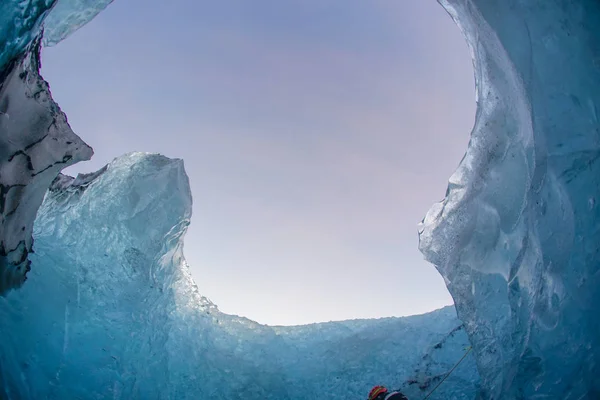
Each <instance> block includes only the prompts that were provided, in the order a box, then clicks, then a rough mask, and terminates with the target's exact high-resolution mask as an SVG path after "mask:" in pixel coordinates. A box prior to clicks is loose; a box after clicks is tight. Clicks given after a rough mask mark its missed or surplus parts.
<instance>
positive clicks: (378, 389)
mask: <svg viewBox="0 0 600 400" xmlns="http://www.w3.org/2000/svg"><path fill="white" fill-rule="evenodd" d="M387 392H388V390H387V389H386V388H385V387H384V386H374V387H373V389H371V391H370V392H369V399H368V400H375V399H376V398H377V396H379V395H380V394H382V393H387Z"/></svg>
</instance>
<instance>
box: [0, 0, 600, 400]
mask: <svg viewBox="0 0 600 400" xmlns="http://www.w3.org/2000/svg"><path fill="white" fill-rule="evenodd" d="M109 3H110V1H99V2H96V1H87V0H58V1H51V0H25V1H12V0H7V1H3V2H0V40H2V44H3V45H2V46H0V215H1V216H2V218H1V219H0V244H1V246H0V292H2V293H3V294H4V296H3V297H1V298H0V303H1V305H0V313H2V315H1V317H0V326H1V328H0V329H1V332H2V340H1V341H0V397H2V398H7V399H43V398H50V399H53V398H54V399H71V398H73V399H77V398H81V399H94V398H113V399H135V398H139V399H187V398H190V399H316V398H319V396H318V395H317V393H322V392H321V391H322V390H323V388H326V389H327V390H329V391H331V393H334V394H335V395H338V396H341V397H345V398H364V397H365V395H366V393H367V392H368V389H369V388H370V386H372V385H374V384H384V385H387V386H389V387H390V388H397V387H399V386H403V388H404V390H405V391H406V393H407V394H408V395H409V397H410V398H411V400H415V399H417V400H419V399H421V398H422V397H424V395H425V394H426V393H428V391H429V390H430V389H432V388H433V387H435V385H436V384H437V383H439V381H440V380H441V379H442V377H443V376H444V373H445V372H446V371H448V370H449V369H450V368H451V367H452V366H453V365H454V363H455V362H456V361H457V360H458V359H459V358H460V357H461V356H462V355H463V354H464V352H465V347H467V346H468V344H469V343H471V344H472V345H473V352H471V353H470V355H469V356H468V357H467V359H466V360H465V361H464V363H463V364H462V365H460V367H459V368H458V369H457V370H456V371H455V372H454V373H453V374H452V375H451V376H450V377H449V378H448V379H447V380H446V381H445V382H444V383H443V384H442V385H441V386H440V387H439V389H438V390H437V391H436V392H435V393H434V395H433V396H432V397H431V398H430V399H465V400H466V399H476V398H478V399H494V400H498V399H503V400H504V399H508V400H511V399H561V400H565V399H566V400H571V399H597V398H600V378H599V375H600V374H599V372H600V371H599V367H598V365H599V363H598V359H599V354H598V353H599V351H600V350H598V345H599V343H598V342H599V340H600V322H599V321H600V320H598V319H597V316H596V315H595V314H596V310H597V307H598V306H599V305H600V289H599V288H600V286H599V283H600V282H599V279H600V278H599V277H600V273H599V271H598V269H599V267H600V251H599V245H598V243H600V229H599V222H598V221H599V217H600V211H599V208H598V206H597V200H598V198H599V195H600V193H598V192H599V182H598V179H600V178H598V177H599V176H600V174H599V173H600V171H599V168H600V166H599V165H600V164H599V163H598V162H597V160H598V158H599V157H598V155H599V154H600V153H599V145H600V123H599V119H598V111H599V110H598V104H599V102H600V98H599V97H600V22H599V21H600V3H599V2H598V1H597V0H572V1H566V0H506V1H496V0H441V3H442V5H443V6H444V7H445V8H446V9H447V10H448V12H449V13H450V15H451V16H452V18H454V20H455V21H456V22H457V24H458V26H459V27H460V29H461V30H462V31H463V33H464V34H465V37H466V39H467V43H468V44H469V46H470V47H471V50H472V54H473V58H474V67H475V77H476V85H477V97H476V101H477V106H478V110H477V118H476V121H475V126H474V129H473V132H472V137H471V141H470V144H469V148H468V150H467V153H466V155H465V157H464V159H463V161H462V162H461V164H460V167H459V169H458V170H457V171H456V173H455V174H454V175H453V176H452V177H451V179H450V184H449V187H448V192H447V196H446V198H445V199H444V200H443V201H442V202H441V203H439V204H437V205H435V206H434V207H433V208H432V209H431V210H430V212H429V213H428V214H427V216H426V217H425V219H424V220H423V223H422V225H421V226H420V228H419V233H420V248H421V250H422V251H423V253H424V254H425V256H426V257H427V258H428V259H429V260H430V261H431V262H432V263H434V264H435V265H436V267H437V268H438V270H439V271H440V273H441V274H442V275H443V276H444V278H445V280H446V283H447V286H448V289H449V290H450V292H451V294H452V296H453V298H454V300H455V303H456V309H457V311H458V317H459V319H460V320H459V319H457V318H456V314H455V313H454V309H453V308H451V307H450V308H445V309H442V310H438V311H435V312H432V313H430V314H426V315H423V316H415V317H409V318H401V319H397V318H386V319H381V320H370V321H368V320H367V321H346V322H337V323H328V324H315V325H308V326H299V327H268V326H262V325H259V324H257V323H254V322H252V321H249V320H247V319H244V318H239V317H236V316H230V315H226V314H222V313H221V312H220V311H219V310H218V309H217V307H216V306H215V305H214V304H212V303H211V302H210V301H209V300H207V299H206V298H204V297H202V296H201V294H200V293H198V290H197V288H196V286H195V285H194V282H193V280H192V278H191V276H190V274H189V271H188V268H187V265H186V263H185V260H184V258H183V248H182V238H183V235H184V233H185V230H186V227H187V225H188V223H189V219H190V212H191V201H192V200H191V196H190V192H189V184H188V181H187V176H186V175H185V172H184V169H183V163H182V161H180V160H171V159H168V158H166V157H164V156H159V155H151V154H142V153H133V154H129V155H126V156H123V157H120V158H118V159H116V160H115V161H114V162H112V163H111V164H110V165H109V166H108V167H106V168H105V169H103V170H101V171H99V172H98V173H95V174H90V175H86V176H79V177H77V178H70V177H66V176H64V175H59V176H58V177H57V174H58V173H59V171H60V170H61V169H63V168H65V167H66V166H68V165H71V164H73V163H75V162H77V161H80V160H84V159H88V158H89V157H91V156H92V150H91V148H90V147H89V146H87V145H86V144H85V143H84V142H83V141H81V139H79V138H78V137H77V136H76V135H75V134H74V133H73V132H72V130H71V129H70V127H69V125H68V123H67V120H66V116H65V115H64V114H63V113H62V111H61V110H60V108H59V107H58V105H56V103H54V102H53V100H52V98H51V95H50V91H49V88H48V85H47V84H46V82H44V81H43V79H42V78H41V77H40V76H39V46H40V43H41V42H44V43H46V44H55V43H57V42H59V41H60V40H62V39H63V38H65V37H67V36H68V35H69V34H70V33H72V32H73V31H74V30H76V29H78V28H80V27H81V26H83V25H84V24H85V23H87V22H88V21H89V20H90V19H91V18H93V17H94V16H95V15H96V14H97V13H98V12H100V11H101V10H102V9H103V8H104V7H106V6H107V5H108V4H109ZM42 28H43V29H44V31H45V32H46V33H45V37H42ZM157 51H159V50H158V49H157ZM55 178H56V179H55ZM48 189H49V190H48ZM42 200H43V202H42ZM36 212H37V217H36ZM34 221H35V227H34ZM33 237H35V243H34V242H33ZM32 250H34V251H35V252H34V253H32ZM30 267H31V270H30ZM26 276H28V277H29V279H28V281H27V282H26V284H24V285H23V283H24V281H25V279H26ZM200 279H201V278H200ZM11 289H14V290H11ZM463 323H464V325H463ZM467 335H468V337H467ZM476 367H477V369H476Z"/></svg>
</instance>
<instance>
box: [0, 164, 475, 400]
mask: <svg viewBox="0 0 600 400" xmlns="http://www.w3.org/2000/svg"><path fill="white" fill-rule="evenodd" d="M191 204H192V199H191V194H190V189H189V184H188V179H187V176H186V174H185V172H184V168H183V162H182V161H180V160H171V159H168V158H166V157H164V156H159V155H153V154H143V153H133V154H130V155H127V156H123V157H120V158H118V159H116V160H115V161H113V162H112V163H111V164H109V165H108V166H107V167H106V168H104V169H102V170H100V171H99V172H97V173H95V174H89V175H84V176H79V177H77V178H75V179H74V178H71V177H66V176H64V175H59V177H58V178H57V179H56V180H55V181H54V183H53V184H52V186H51V188H50V190H49V192H48V193H47V195H46V198H45V200H44V202H43V204H42V206H41V207H40V209H39V213H38V217H37V219H36V222H35V232H34V236H35V239H36V242H35V250H36V251H35V253H34V254H32V255H31V260H32V263H33V265H34V267H35V268H33V269H32V271H31V273H30V279H29V281H28V282H27V285H24V286H23V287H22V288H21V289H20V290H18V291H12V292H10V293H8V294H7V295H6V296H5V297H3V298H0V303H1V304H0V331H1V332H2V333H3V340H2V341H0V356H1V357H2V358H1V359H0V388H1V389H2V392H0V397H2V398H6V399H42V398H56V399H76V398H82V399H93V398H113V399H203V400H208V399H240V400H241V399H273V400H275V399H277V400H282V399H298V400H301V399H317V398H320V397H322V394H323V391H325V392H326V393H330V394H331V396H332V397H340V398H357V399H360V398H364V396H365V395H366V393H368V390H369V388H370V386H372V385H374V384H387V385H389V386H390V387H399V386H402V385H404V386H405V387H406V391H407V393H409V394H413V395H414V396H415V397H413V398H415V399H418V398H421V397H423V395H424V394H425V393H427V392H428V391H429V390H431V389H432V388H433V386H434V385H435V384H437V383H438V382H439V380H440V379H441V378H442V377H443V374H444V373H445V372H446V371H448V370H449V369H450V368H451V367H452V365H453V364H454V363H455V362H456V361H457V360H458V359H460V357H461V356H462V355H463V354H464V351H465V347H466V346H468V339H467V336H466V334H465V332H464V329H463V328H462V324H461V322H460V321H459V320H458V319H457V318H456V314H455V311H454V309H453V308H452V307H447V308H445V309H441V310H438V311H435V312H432V313H430V314H427V315H422V316H415V317H407V318H384V319H379V320H356V321H344V322H333V323H324V324H314V325H308V326H298V327H268V326H262V325H259V324H257V323H255V322H252V321H249V320H247V319H244V318H240V317H236V316H230V315H226V314H222V313H221V312H219V310H218V309H217V307H216V306H215V305H214V304H212V303H211V302H210V301H209V300H207V299H206V298H203V297H202V296H201V295H200V294H199V293H198V290H197V288H196V286H195V284H194V282H193V281H192V278H191V277H190V274H189V271H188V267H187V265H186V263H185V260H184V258H183V254H182V250H183V249H182V239H183V235H184V233H185V230H186V228H187V226H188V224H189V220H190V215H191ZM477 382H478V375H477V370H476V367H475V360H474V359H473V357H471V356H469V357H468V358H467V359H466V360H465V361H464V362H463V364H461V365H460V367H459V368H457V369H456V371H455V372H454V373H453V374H452V375H451V376H450V377H449V378H448V379H447V380H446V382H444V384H443V385H441V386H440V387H439V389H438V390H437V391H436V392H435V394H434V396H432V397H431V399H456V400H459V399H460V400H472V399H473V398H474V397H475V393H476V389H477Z"/></svg>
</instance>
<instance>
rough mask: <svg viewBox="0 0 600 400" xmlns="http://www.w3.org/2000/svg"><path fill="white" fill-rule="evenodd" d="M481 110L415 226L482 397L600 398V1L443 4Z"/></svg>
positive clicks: (462, 0)
mask: <svg viewBox="0 0 600 400" xmlns="http://www.w3.org/2000/svg"><path fill="white" fill-rule="evenodd" d="M441 3H442V5H443V6H444V7H445V8H446V9H447V10H448V12H449V13H450V15H451V16H452V17H453V18H454V19H455V21H456V22H457V23H458V25H459V26H460V28H461V29H462V30H463V32H464V34H465V37H466V38H467V41H468V44H469V46H470V47H471V50H472V53H473V56H474V66H475V77H476V84H477V106H478V109H477V118H476V121H475V126H474V128H473V132H472V135H471V141H470V143H469V148H468V151H467V153H466V155H465V157H464V159H463V160H462V162H461V164H460V167H459V168H458V170H457V171H456V173H455V174H454V175H453V176H452V177H451V178H450V183H449V186H448V191H447V195H446V198H445V199H444V201H443V202H441V203H439V204H436V205H435V206H434V207H433V208H432V209H431V210H430V211H429V213H428V214H427V216H426V217H425V219H424V221H423V224H422V226H421V228H420V247H421V250H422V251H423V253H424V254H425V256H426V258H427V259H428V260H430V261H431V262H432V263H434V264H435V265H436V266H437V268H438V270H439V271H440V273H441V274H442V275H443V276H444V278H445V280H446V283H447V286H448V289H449V290H450V292H451V294H452V296H453V298H454V300H455V303H456V307H457V310H458V315H459V317H460V318H461V319H462V320H463V321H464V322H465V325H466V328H467V331H468V333H469V336H470V339H471V341H472V343H473V345H474V351H475V353H476V357H477V363H478V367H479V370H480V373H481V377H482V388H483V392H482V397H483V398H485V399H503V400H504V399H542V398H543V399H546V398H548V399H596V398H600V368H599V366H600V364H599V361H600V319H598V317H597V309H598V307H599V306H600V273H599V269H600V207H599V205H598V200H599V199H600V186H599V183H600V182H599V180H600V163H599V162H598V160H599V156H600V123H599V118H598V117H599V112H600V2H598V1H597V0H580V1H564V0H528V1H517V0H505V1H492V0H443V1H441Z"/></svg>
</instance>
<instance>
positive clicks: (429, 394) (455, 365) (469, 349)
mask: <svg viewBox="0 0 600 400" xmlns="http://www.w3.org/2000/svg"><path fill="white" fill-rule="evenodd" d="M471 349H472V347H471V346H469V347H468V349H467V352H466V353H465V355H464V356H462V358H461V359H460V360H458V362H457V363H456V364H454V367H452V368H451V369H450V371H448V373H447V374H446V376H445V377H444V378H443V379H442V380H441V381H440V382H439V383H438V384H437V385H435V387H434V388H433V389H431V392H429V393H428V394H427V396H425V397H423V400H427V399H428V398H429V397H430V396H431V395H432V394H433V392H435V391H436V389H437V388H439V387H440V385H441V384H442V383H444V381H445V380H446V378H448V377H449V376H450V374H451V373H452V372H454V370H455V369H456V367H458V366H459V365H460V363H461V362H463V360H464V359H465V357H467V354H469V352H470V351H471Z"/></svg>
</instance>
